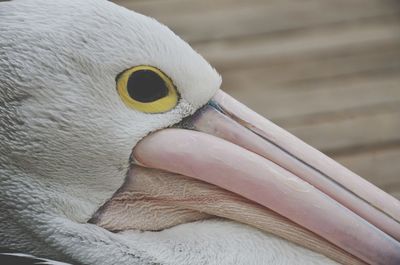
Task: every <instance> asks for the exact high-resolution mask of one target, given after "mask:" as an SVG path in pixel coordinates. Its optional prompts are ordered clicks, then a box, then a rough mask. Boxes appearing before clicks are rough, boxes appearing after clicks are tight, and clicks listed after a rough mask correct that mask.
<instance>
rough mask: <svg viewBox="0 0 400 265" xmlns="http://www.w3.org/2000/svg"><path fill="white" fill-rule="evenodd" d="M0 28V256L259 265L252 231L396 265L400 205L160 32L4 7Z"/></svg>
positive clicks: (101, 18)
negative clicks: (9, 251)
mask: <svg viewBox="0 0 400 265" xmlns="http://www.w3.org/2000/svg"><path fill="white" fill-rule="evenodd" d="M0 18H1V19H0V36H1V39H0V88H1V89H0V123H1V126H0V181H1V185H0V212H1V213H2V214H1V216H0V246H3V247H4V246H6V247H11V248H14V249H17V250H18V249H20V250H23V251H27V252H29V253H33V254H38V255H43V256H46V257H53V258H60V259H63V260H65V261H72V262H79V263H82V264H112V263H118V264H159V263H160V264H161V263H162V264H164V263H171V264H189V263H190V264H202V263H201V260H203V261H204V262H205V264H214V263H215V264H222V263H223V262H225V263H227V264H231V263H232V262H233V263H235V264H238V263H240V262H238V261H239V258H238V257H237V256H240V253H238V252H235V251H232V253H230V254H225V255H224V254H223V253H222V254H221V253H220V252H221V251H219V250H218V248H220V250H223V249H225V248H227V245H231V246H235V247H236V249H237V248H239V247H240V245H241V244H242V245H243V244H247V243H248V242H253V243H255V242H257V244H254V245H255V246H253V247H250V250H247V251H248V252H246V253H248V254H249V253H250V254H251V255H255V256H257V255H259V257H261V258H259V259H257V258H256V257H251V258H249V259H250V260H249V259H247V261H248V263H246V262H244V261H243V262H242V263H243V264H252V263H254V264H263V260H262V258H264V257H265V254H263V253H261V252H262V251H263V250H265V249H263V247H262V244H268V242H278V241H273V240H275V239H274V238H273V237H271V238H269V239H268V236H267V234H264V233H263V232H260V231H259V230H257V229H256V228H258V229H261V230H264V231H265V232H270V233H272V234H275V235H277V236H280V237H283V238H285V239H287V240H290V241H293V242H295V243H297V244H299V245H303V246H305V247H306V248H309V249H312V250H314V251H316V252H320V253H322V254H324V255H326V256H328V257H330V258H332V259H335V260H337V261H339V262H344V263H349V264H350V263H352V264H361V263H362V262H367V263H371V264H399V262H400V243H399V240H400V203H399V202H398V201H397V200H395V199H394V198H392V197H390V196H389V195H388V194H386V193H384V192H383V191H381V190H379V189H378V188H377V187H375V186H373V185H372V184H370V183H368V182H366V181H364V180H363V179H362V178H360V177H358V176H357V175H355V174H354V173H352V172H351V171H349V170H348V169H346V168H344V167H342V166H341V165H339V164H337V163H336V162H334V161H333V160H331V159H329V158H328V157H326V156H324V155H323V154H321V153H320V152H318V151H317V150H315V149H313V148H312V147H310V146H308V145H307V144H305V143H304V142H302V141H300V140H299V139H297V138H296V137H294V136H292V135H290V134H289V133H288V132H286V131H285V130H283V129H281V128H279V127H277V126H276V125H274V124H273V123H271V122H270V121H268V120H266V119H264V118H262V117H261V116H259V115H257V114H256V113H254V112H253V111H251V110H250V109H248V108H246V107H245V106H243V105H242V104H240V103H239V102H237V101H236V100H234V99H233V98H231V97H230V96H229V95H227V94H225V93H224V92H223V91H222V90H220V87H221V77H220V76H219V74H218V73H217V72H216V70H215V69H214V68H213V67H211V66H210V65H209V64H208V62H206V61H205V60H204V59H203V58H202V57H201V56H200V55H199V54H198V53H197V52H195V51H194V50H193V49H192V48H191V47H190V46H189V45H188V44H187V43H186V42H185V41H183V40H182V39H180V38H179V37H178V36H176V35H175V34H174V33H173V32H171V31H170V30H169V29H168V28H167V27H166V26H164V25H161V24H160V23H158V22H157V21H156V20H154V19H152V18H149V17H146V16H143V15H140V14H138V13H135V12H132V11H129V10H127V9H125V8H122V7H119V6H117V5H115V4H113V3H111V2H109V1H103V0H85V1H83V0H71V1H61V0H55V1H45V0H25V1H22V0H21V1H20V0H14V1H8V2H4V3H0ZM215 216H218V217H223V218H225V219H229V220H232V221H224V220H225V219H224V220H223V219H217V220H215V219H213V220H209V221H204V220H208V219H210V218H211V217H215ZM202 220H203V221H202ZM193 221H197V222H195V223H192V224H187V223H189V222H193ZM181 224H183V225H181ZM224 229H225V230H224ZM161 230H162V231H161ZM141 231H153V232H141ZM154 231H161V232H154ZM241 233H243V234H244V235H246V236H244V237H242V236H241ZM248 235H250V238H251V240H249V239H248V238H249V237H248ZM224 237H226V239H225V241H223V240H222V241H219V242H220V243H219V244H215V245H214V246H217V248H216V249H211V250H209V248H213V247H212V246H213V244H212V242H213V241H214V240H215V241H218V240H219V239H221V238H224ZM187 238H190V240H191V241H190V242H189V241H188V239H187ZM246 240H247V241H246ZM271 240H272V241H271ZM222 242H224V243H222ZM232 242H235V243H232ZM246 242H247V243H246ZM281 243H282V242H281V241H279V244H281ZM277 244H278V243H277ZM260 245H261V246H260ZM187 246H190V247H187ZM235 247H233V248H232V249H235ZM293 247H294V248H296V247H295V246H294V245H293ZM246 248H247V247H244V248H243V249H246ZM243 251H245V250H243ZM204 252H207V253H214V254H209V255H208V256H207V257H205V256H203V255H202V253H204ZM217 253H218V254H217ZM221 257H224V258H221ZM230 257H231V258H232V257H234V258H232V259H231V260H230V259H229V258H230ZM235 260H236V262H235ZM264 261H265V260H264ZM213 262H214V263H213ZM326 262H328V260H326Z"/></svg>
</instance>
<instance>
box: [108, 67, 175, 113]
mask: <svg viewBox="0 0 400 265" xmlns="http://www.w3.org/2000/svg"><path fill="white" fill-rule="evenodd" d="M116 81H117V90H118V93H119V96H120V97H121V99H122V101H123V102H124V103H125V104H126V105H127V106H128V107H130V108H133V109H137V110H139V111H141V112H146V113H161V112H166V111H169V110H171V109H172V108H174V107H175V106H176V104H177V103H178V98H179V95H178V92H177V90H176V87H175V85H174V83H173V82H172V80H171V79H170V78H169V77H168V76H167V75H166V74H165V73H164V72H162V71H161V70H159V69H157V68H155V67H153V66H148V65H139V66H135V67H132V68H129V69H127V70H125V71H123V72H122V73H120V74H119V75H118V76H117V78H116Z"/></svg>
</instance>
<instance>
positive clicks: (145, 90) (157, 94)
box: [127, 70, 168, 103]
mask: <svg viewBox="0 0 400 265" xmlns="http://www.w3.org/2000/svg"><path fill="white" fill-rule="evenodd" d="M127 86H128V87H127V89H128V94H129V96H130V97H131V98H133V99H134V100H136V101H139V102H143V103H148V102H153V101H156V100H157V99H160V98H163V97H165V96H167V95H168V87H167V86H166V84H165V82H164V80H162V78H161V77H160V76H159V75H158V74H157V73H155V72H153V71H150V70H139V71H136V72H133V73H132V74H131V76H130V77H129V80H128V84H127Z"/></svg>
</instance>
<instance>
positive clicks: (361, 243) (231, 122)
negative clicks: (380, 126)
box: [133, 91, 400, 264]
mask: <svg viewBox="0 0 400 265" xmlns="http://www.w3.org/2000/svg"><path fill="white" fill-rule="evenodd" d="M181 125H182V127H185V128H186V129H182V128H179V129H178V128H171V129H164V130H161V131H158V132H155V133H153V134H151V135H150V136H148V137H146V138H144V139H143V140H142V141H141V142H139V144H137V146H136V147H135V149H134V152H133V155H134V159H135V161H136V163H138V164H140V165H142V166H145V167H151V168H156V169H161V170H165V171H169V172H173V173H178V174H182V175H185V176H189V177H192V178H195V179H199V180H202V181H205V182H208V183H211V184H214V185H217V186H219V187H221V188H223V189H226V190H229V191H231V192H234V193H236V194H238V195H241V196H243V197H245V198H247V199H250V200H252V201H254V202H256V203H258V204H261V205H263V206H265V207H268V208H269V209H271V210H273V211H275V212H277V213H279V214H280V215H282V216H285V217H286V218H288V219H290V220H292V221H293V222H295V223H297V224H299V225H301V226H303V227H305V228H307V229H308V230H310V231H312V232H314V233H316V234H318V235H320V236H321V237H323V238H325V239H326V240H328V241H330V242H331V243H333V244H335V245H336V246H338V247H340V248H342V249H343V250H345V251H347V252H349V253H351V254H352V255H354V256H356V257H358V258H359V259H361V260H363V261H365V262H367V263H370V264H400V242H399V241H400V202H399V201H398V200H396V199H395V198H393V197H391V196H390V195H389V194H387V193H385V192H384V191H382V190H380V189H379V188H377V187H376V186H374V185H372V184H371V183H369V182H367V181H366V180H364V179H363V178H361V177H359V176H357V175H356V174H354V173H353V172H351V171H350V170H348V169H347V168H345V167H343V166H341V165H340V164H338V163H337V162H335V161H334V160H332V159H330V158H329V157H327V156H325V155H324V154H322V153H321V152H319V151H318V150H316V149H314V148H312V147H311V146H309V145H307V144H306V143H304V142H302V141H301V140H299V139H298V138H296V137H295V136H293V135H291V134H290V133H288V132H287V131H285V130H283V129H282V128H280V127H278V126H276V125H275V124H273V123H271V122H270V121H268V120H267V119H265V118H263V117H261V116H259V115H258V114H257V113H255V112H253V111H252V110H250V109H248V108H247V107H246V106H244V105H242V104H241V103H239V102H237V101H236V100H235V99H233V98H232V97H230V96H229V95H227V94H225V93H224V92H222V91H218V92H217V94H216V95H215V96H214V98H213V99H212V100H211V101H210V102H209V103H208V104H207V105H206V106H204V107H203V108H202V109H200V110H199V111H198V112H197V113H196V114H195V115H194V116H192V117H190V118H188V119H186V120H185V121H184V122H183V123H182V124H181Z"/></svg>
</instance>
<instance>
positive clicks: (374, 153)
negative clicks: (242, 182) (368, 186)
mask: <svg viewBox="0 0 400 265" xmlns="http://www.w3.org/2000/svg"><path fill="white" fill-rule="evenodd" d="M114 2H116V3H118V4H120V5H123V6H126V7H127V8H130V9H133V10H135V11H137V12H140V13H142V14H145V15H148V16H152V17H154V18H156V19H157V20H159V21H160V22H162V23H164V24H166V25H167V26H169V27H170V28H171V29H172V30H173V31H175V32H176V33H177V34H178V35H180V36H181V37H182V38H183V39H185V40H186V41H188V42H189V43H190V44H191V45H192V47H194V48H195V49H196V50H197V51H199V52H200V53H201V54H202V55H203V56H204V57H205V58H206V59H207V60H208V61H209V62H210V63H211V64H212V65H213V66H214V67H216V69H217V70H218V71H219V73H220V74H221V75H222V78H223V85H222V88H223V90H225V91H227V92H228V93H230V94H231V95H233V96H234V97H236V98H237V99H239V100H240V101H242V102H243V103H245V104H246V105H248V106H249V107H251V108H252V109H254V110H256V111H257V112H259V113H260V114H262V115H264V116H265V117H267V118H269V119H271V120H272V121H273V122H275V123H277V124H278V125H280V126H281V127H283V128H285V129H287V130H289V131H290V132H292V133H293V134H295V135H296V136H298V137H300V138H301V139H303V140H304V141H306V142H307V143H309V144H311V145H312V146H314V147H316V148H318V149H319V150H321V151H323V152H324V153H326V154H328V155H329V156H331V157H333V158H334V159H335V160H337V161H339V162H340V163H342V164H344V165H345V166H347V167H349V168H350V169H352V170H353V171H355V172H356V173H358V174H360V175H361V176H363V177H365V178H366V179H368V180H369V181H371V182H373V183H374V184H376V185H378V186H379V187H381V188H382V189H384V190H386V191H388V192H389V193H392V194H393V195H394V196H396V197H397V198H400V1H398V0H335V1H331V0H251V1H243V0H202V1H199V0H116V1H114Z"/></svg>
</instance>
